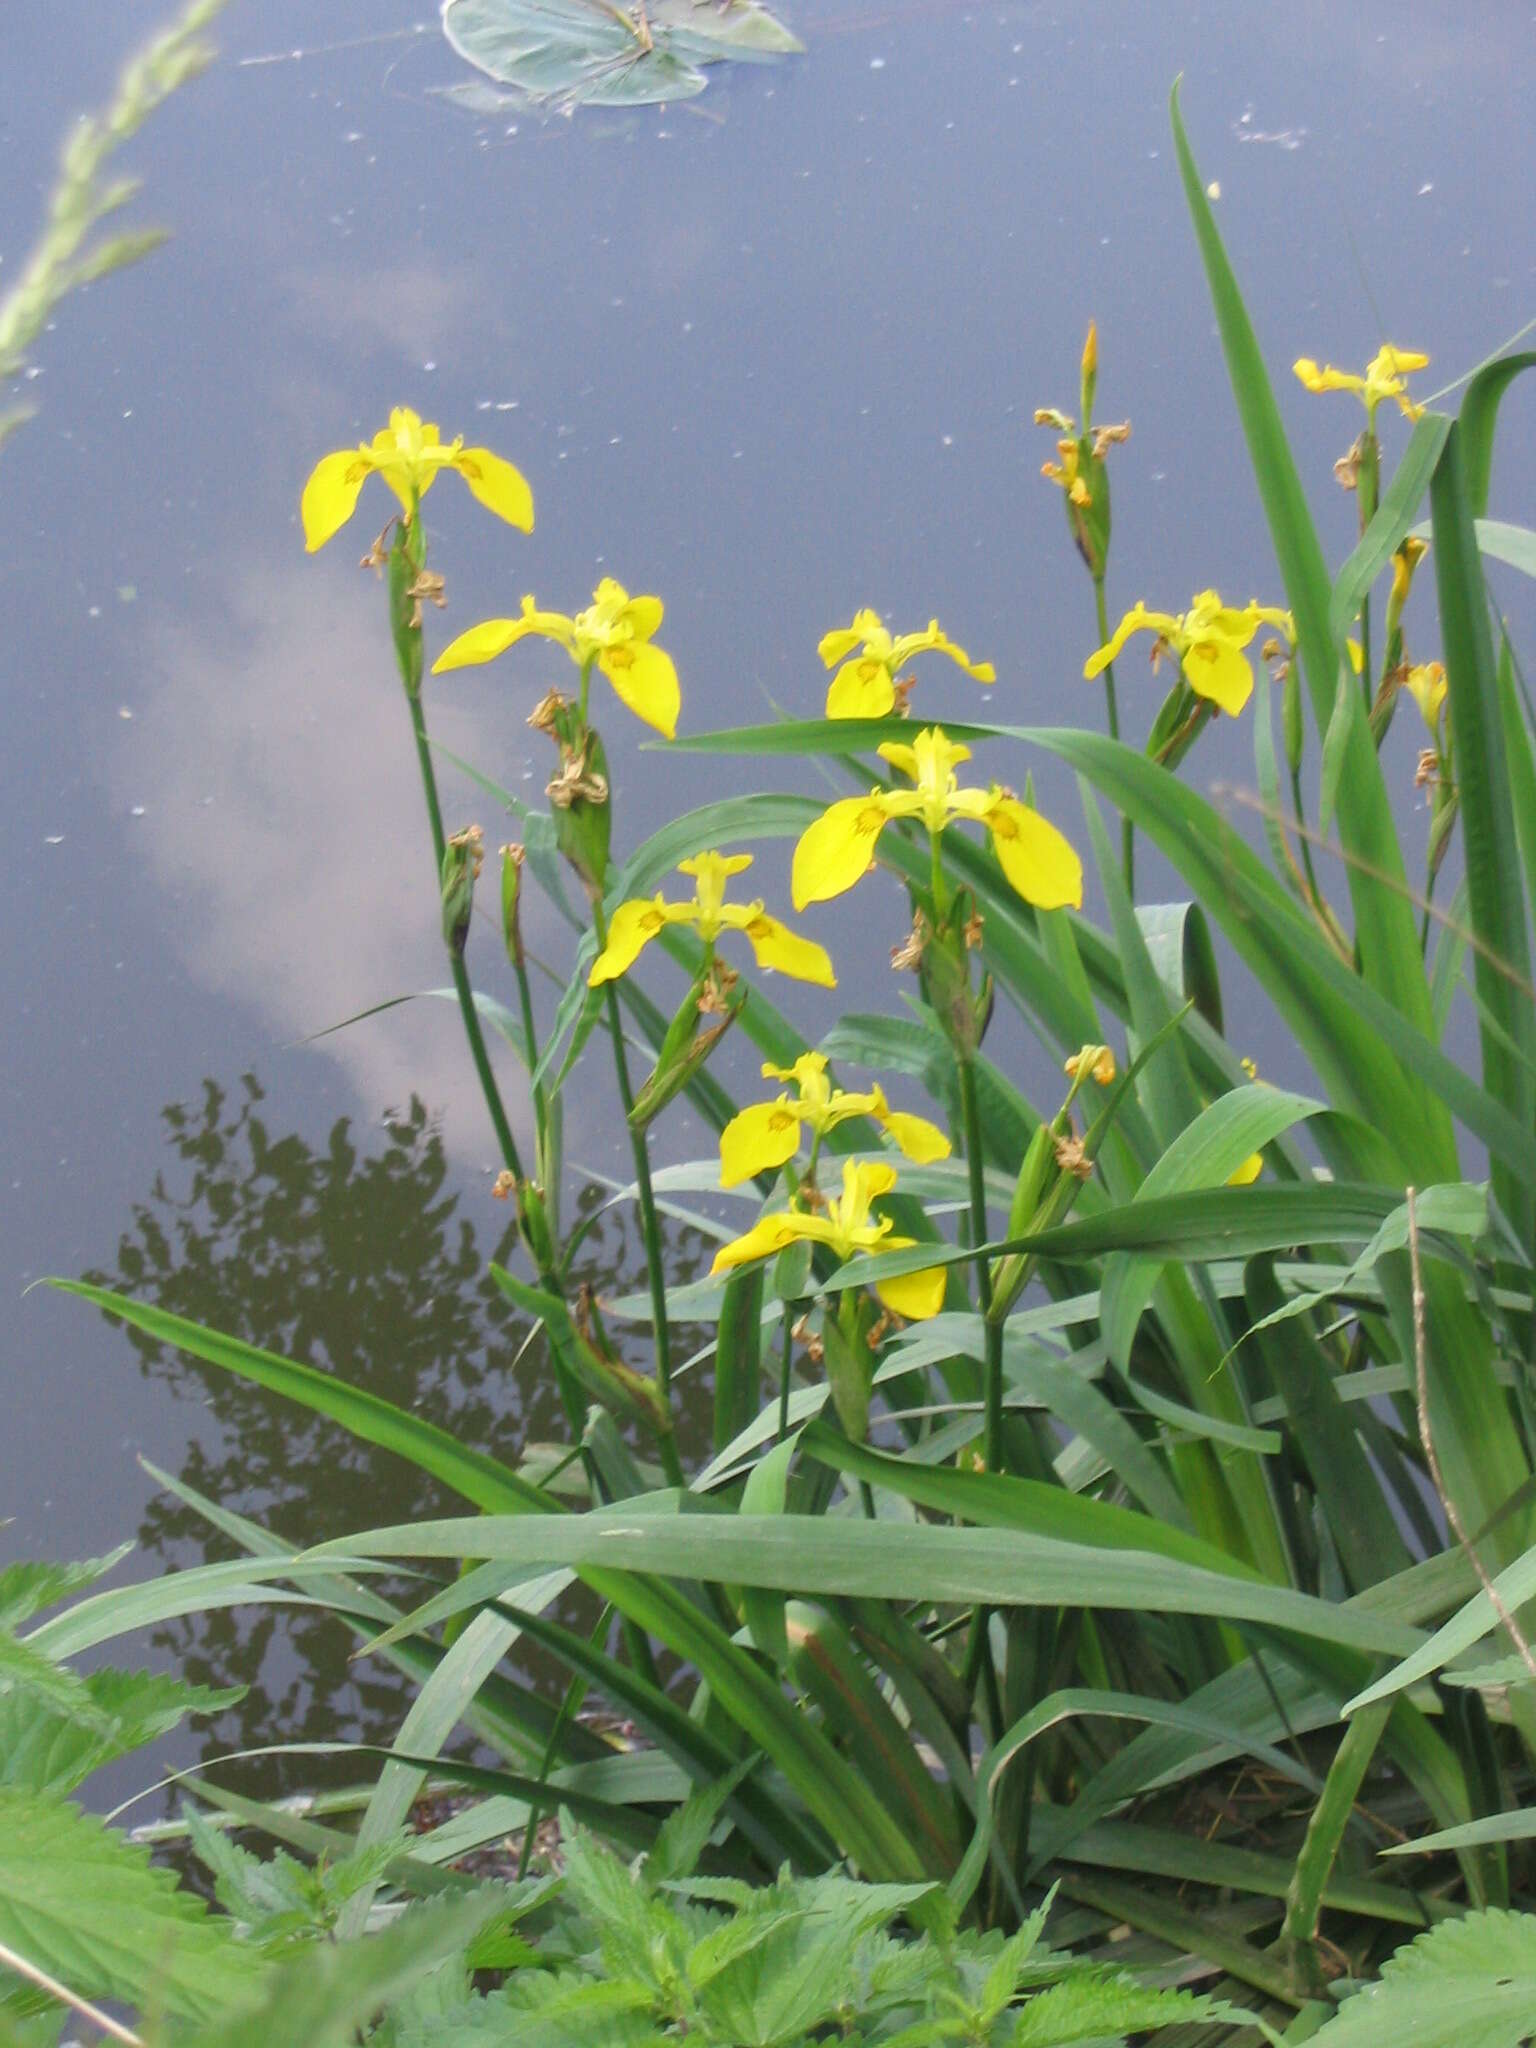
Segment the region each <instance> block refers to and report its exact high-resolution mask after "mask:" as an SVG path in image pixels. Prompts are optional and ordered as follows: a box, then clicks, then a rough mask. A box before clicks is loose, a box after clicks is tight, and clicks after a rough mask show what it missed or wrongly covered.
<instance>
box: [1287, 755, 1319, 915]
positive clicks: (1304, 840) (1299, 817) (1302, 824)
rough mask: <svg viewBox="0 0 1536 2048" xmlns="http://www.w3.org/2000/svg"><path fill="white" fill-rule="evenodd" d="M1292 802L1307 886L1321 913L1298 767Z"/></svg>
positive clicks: (1293, 772)
mask: <svg viewBox="0 0 1536 2048" xmlns="http://www.w3.org/2000/svg"><path fill="white" fill-rule="evenodd" d="M1291 802H1292V803H1293V804H1294V805H1295V808H1296V824H1297V827H1298V830H1297V833H1296V838H1297V840H1298V842H1299V844H1300V846H1301V864H1302V866H1303V867H1304V868H1305V869H1306V871H1307V887H1308V888H1309V889H1310V890H1311V891H1312V901H1313V903H1314V904H1316V905H1317V907H1318V910H1319V913H1321V909H1322V902H1323V896H1322V891H1321V890H1320V889H1319V888H1318V886H1317V876H1316V874H1315V873H1314V872H1313V868H1312V842H1311V840H1310V839H1308V837H1307V833H1306V823H1307V816H1306V811H1305V809H1304V807H1303V805H1302V800H1301V771H1300V769H1298V768H1293V769H1292V770H1291Z"/></svg>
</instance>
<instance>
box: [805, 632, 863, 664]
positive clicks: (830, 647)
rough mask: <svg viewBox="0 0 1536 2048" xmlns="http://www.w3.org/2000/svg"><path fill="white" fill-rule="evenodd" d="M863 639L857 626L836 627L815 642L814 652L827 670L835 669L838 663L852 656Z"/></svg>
mask: <svg viewBox="0 0 1536 2048" xmlns="http://www.w3.org/2000/svg"><path fill="white" fill-rule="evenodd" d="M863 638H864V635H863V634H862V633H861V632H860V631H859V629H858V627H857V626H836V627H834V628H833V630H832V631H831V632H830V633H823V634H822V636H821V638H820V639H819V640H818V641H817V642H816V652H817V653H818V654H819V655H820V656H821V658H822V661H823V662H824V663H825V665H826V666H827V667H828V668H836V667H837V664H838V663H839V662H840V661H843V660H845V659H846V658H847V657H848V656H849V655H850V654H852V652H853V650H854V649H855V647H857V646H858V645H859V644H860V642H861V641H862V640H863Z"/></svg>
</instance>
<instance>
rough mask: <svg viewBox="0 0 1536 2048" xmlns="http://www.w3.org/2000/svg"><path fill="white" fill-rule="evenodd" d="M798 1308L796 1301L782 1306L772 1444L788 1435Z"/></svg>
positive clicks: (787, 1302)
mask: <svg viewBox="0 0 1536 2048" xmlns="http://www.w3.org/2000/svg"><path fill="white" fill-rule="evenodd" d="M799 1306H800V1304H799V1302H798V1301H786V1302H785V1304H784V1357H783V1363H782V1364H781V1365H780V1367H779V1433H778V1435H777V1436H776V1437H775V1438H774V1442H775V1443H779V1444H781V1443H783V1441H784V1439H785V1437H787V1436H788V1435H789V1382H790V1375H791V1371H792V1369H793V1364H794V1353H795V1321H796V1317H795V1310H796V1309H797V1308H798V1307H799Z"/></svg>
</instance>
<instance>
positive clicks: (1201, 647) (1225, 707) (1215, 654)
mask: <svg viewBox="0 0 1536 2048" xmlns="http://www.w3.org/2000/svg"><path fill="white" fill-rule="evenodd" d="M1184 675H1185V678H1186V680H1187V681H1188V683H1189V687H1190V688H1191V689H1192V690H1193V691H1194V693H1195V695H1196V696H1197V697H1205V698H1208V699H1209V701H1210V702H1211V703H1212V704H1214V705H1215V706H1216V707H1217V709H1218V710H1219V711H1225V712H1226V713H1227V715H1228V717H1229V718H1235V717H1236V716H1237V714H1238V712H1240V711H1241V710H1242V708H1243V706H1244V705H1245V704H1246V703H1247V702H1248V699H1249V698H1250V697H1251V696H1252V695H1253V670H1252V668H1251V667H1250V666H1249V662H1248V657H1247V655H1246V654H1244V653H1243V652H1242V650H1241V648H1239V647H1237V646H1235V645H1234V644H1233V642H1232V641H1230V640H1225V639H1221V638H1213V639H1210V640H1197V641H1196V642H1195V644H1194V646H1193V647H1188V648H1186V649H1185V651H1184Z"/></svg>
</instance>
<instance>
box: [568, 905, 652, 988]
mask: <svg viewBox="0 0 1536 2048" xmlns="http://www.w3.org/2000/svg"><path fill="white" fill-rule="evenodd" d="M666 922H667V907H666V905H665V904H664V903H663V902H662V900H661V898H660V897H659V896H656V897H652V898H646V897H636V898H634V899H633V900H632V901H630V902H628V903H621V904H620V905H619V907H618V909H617V910H616V911H615V912H614V913H613V916H612V917H611V918H609V920H608V943H607V945H606V946H605V947H604V948H603V950H602V952H601V953H599V954H598V956H597V958H596V960H594V961H593V963H592V972H591V973H590V974H589V975H588V976H587V985H588V986H589V987H590V988H596V986H597V984H598V983H599V982H600V981H614V980H616V979H617V977H618V976H619V975H621V974H627V973H628V972H629V970H630V968H631V967H633V966H634V964H635V962H636V960H638V959H639V957H640V950H641V948H642V947H643V946H648V945H649V944H650V942H651V940H652V939H654V938H655V936H656V934H657V933H658V932H659V931H660V930H661V928H662V926H663V925H664V924H665V923H666Z"/></svg>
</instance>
